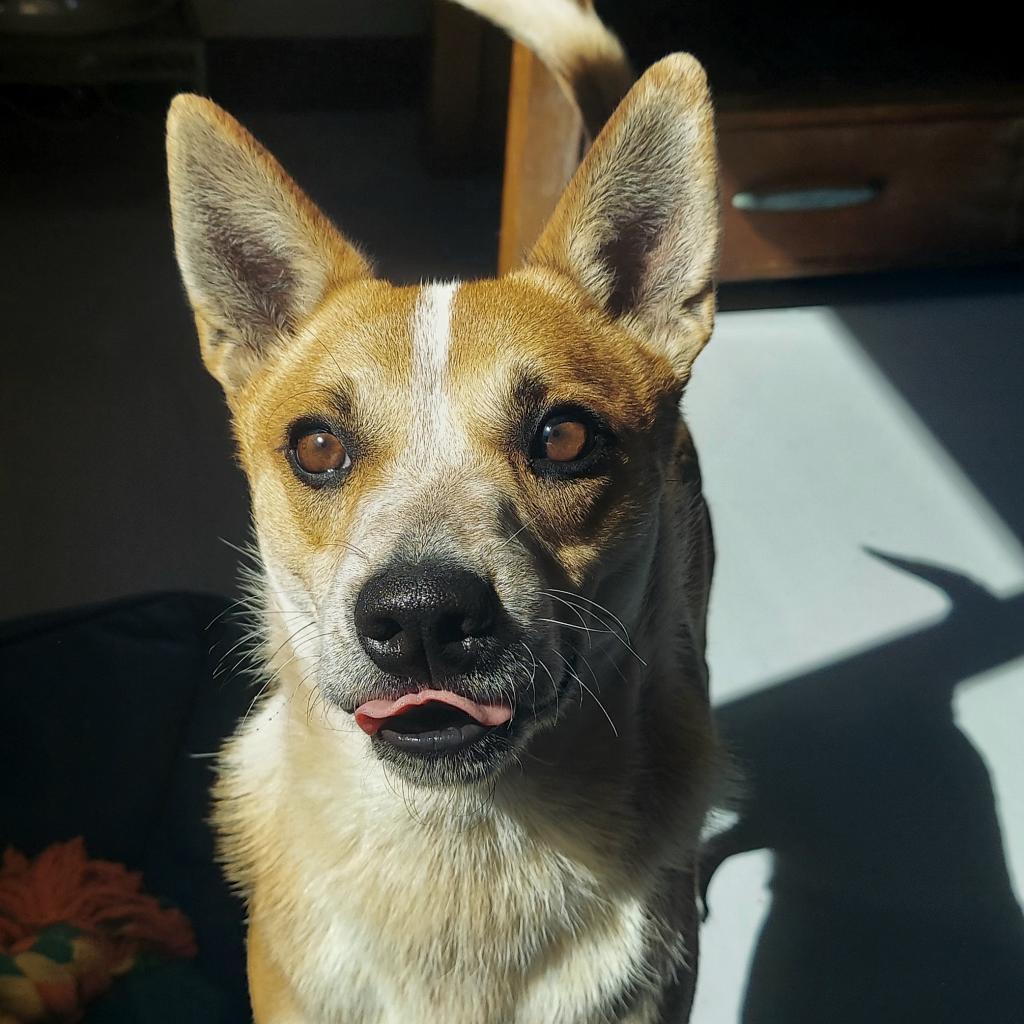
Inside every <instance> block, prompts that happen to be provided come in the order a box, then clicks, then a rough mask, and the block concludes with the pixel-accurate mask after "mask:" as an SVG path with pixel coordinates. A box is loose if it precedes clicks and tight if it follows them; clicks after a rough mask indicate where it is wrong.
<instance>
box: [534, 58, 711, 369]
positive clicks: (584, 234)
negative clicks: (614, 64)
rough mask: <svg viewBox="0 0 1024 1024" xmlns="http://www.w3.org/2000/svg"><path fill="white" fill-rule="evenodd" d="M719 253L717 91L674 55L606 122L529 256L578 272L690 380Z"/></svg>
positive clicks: (614, 313) (707, 325)
mask: <svg viewBox="0 0 1024 1024" xmlns="http://www.w3.org/2000/svg"><path fill="white" fill-rule="evenodd" d="M717 260H718V174H717V159H716V155H715V129H714V118H713V114H712V109H711V97H710V94H709V92H708V85H707V79H706V77H705V75H704V70H703V68H701V66H700V64H699V63H698V62H697V61H696V60H695V59H694V58H693V57H691V56H689V55H688V54H681V53H680V54H673V55H672V56H670V57H666V58H665V59H664V60H661V61H659V62H658V63H657V64H654V65H652V66H651V68H650V69H649V70H648V71H647V73H646V74H645V75H644V76H643V77H642V78H641V79H640V80H639V81H638V82H637V83H636V85H634V86H633V88H632V89H631V90H630V91H629V93H627V95H626V97H625V98H624V99H623V101H622V103H621V104H620V105H619V107H618V109H617V110H616V111H615V113H614V114H613V115H612V117H611V118H610V120H609V121H608V123H607V124H606V125H605V127H604V130H603V131H602V132H601V134H600V135H599V136H598V137H597V139H596V140H595V142H594V145H593V146H592V147H591V149H590V152H589V153H588V154H587V156H586V157H585V159H584V160H583V163H582V164H581V165H580V167H579V169H578V170H577V172H576V174H575V176H574V177H573V179H572V181H570V182H569V185H568V187H567V189H566V191H565V194H564V195H563V196H562V199H561V201H560V202H559V204H558V206H557V207H556V209H555V212H554V213H553V214H552V216H551V220H550V221H549V222H548V224H547V226H546V227H545V229H544V231H543V233H542V234H541V237H540V240H539V241H538V243H537V245H536V247H535V248H534V250H533V252H532V253H531V255H530V258H529V260H528V265H530V264H533V265H536V266H543V267H549V268H552V269H554V270H557V271H559V272H560V273H562V274H564V275H566V276H567V277H569V278H571V279H572V280H573V281H575V282H576V284H578V285H579V286H580V287H581V288H582V289H583V290H584V291H585V292H586V293H587V294H588V295H589V297H590V298H591V299H592V300H593V301H594V302H596V303H597V304H598V305H599V306H601V307H602V308H603V309H604V310H605V311H606V312H607V314H608V315H609V316H610V317H612V318H614V319H618V320H620V321H621V322H622V323H623V325H624V326H627V327H629V328H631V329H633V330H635V331H636V332H637V333H638V334H640V335H642V336H643V337H644V338H645V339H646V340H647V341H648V342H649V343H650V344H651V345H653V346H654V347H655V348H656V349H657V350H658V351H660V352H662V353H663V354H664V355H665V356H667V357H668V359H669V360H670V362H671V363H672V365H673V368H674V369H675V371H676V373H677V374H678V375H679V377H680V378H681V379H684V380H685V379H686V377H687V376H688V375H689V371H690V366H691V365H692V363H693V360H694V359H695V358H696V356H697V353H698V352H699V351H700V350H701V348H702V347H703V346H704V344H705V342H706V341H707V339H708V336H709V335H710V333H711V328H712V325H713V322H714V311H715V295H714V275H715V271H716V267H717Z"/></svg>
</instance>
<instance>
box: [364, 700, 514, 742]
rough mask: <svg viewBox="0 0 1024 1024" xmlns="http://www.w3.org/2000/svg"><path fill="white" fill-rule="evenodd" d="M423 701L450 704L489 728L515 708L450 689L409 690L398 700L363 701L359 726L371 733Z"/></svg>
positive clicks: (510, 714)
mask: <svg viewBox="0 0 1024 1024" xmlns="http://www.w3.org/2000/svg"><path fill="white" fill-rule="evenodd" d="M424 704H447V705H448V707H452V708H456V709H457V710H459V711H462V712H464V713H465V714H467V715H469V717H470V718H472V719H473V720H474V721H476V722H478V723H479V724H480V725H483V726H486V727H487V728H493V727H494V726H496V725H504V724H505V722H507V721H508V720H509V719H510V718H511V717H512V708H511V707H509V705H508V704H502V703H496V704H479V703H477V702H476V701H472V700H470V699H469V698H468V697H463V696H462V695H461V694H458V693H452V691H451V690H419V691H418V692H416V693H407V694H405V695H404V696H402V697H399V698H398V700H368V701H366V702H365V703H364V704H360V705H359V707H358V708H356V713H355V719H356V725H358V726H359V728H360V729H362V730H363V732H365V733H366V734H367V736H372V735H373V734H374V733H375V732H377V731H378V730H380V729H382V728H384V727H385V726H386V724H387V722H388V719H391V718H397V717H398V716H399V715H402V714H404V713H405V712H406V711H411V710H412V709H413V708H419V707H423V705H424Z"/></svg>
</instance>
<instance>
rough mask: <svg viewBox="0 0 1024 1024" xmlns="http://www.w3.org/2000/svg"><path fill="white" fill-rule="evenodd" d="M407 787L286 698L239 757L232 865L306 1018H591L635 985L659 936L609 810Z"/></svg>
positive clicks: (515, 795) (270, 709)
mask: <svg viewBox="0 0 1024 1024" xmlns="http://www.w3.org/2000/svg"><path fill="white" fill-rule="evenodd" d="M360 744H362V746H360ZM402 785H403V784H402V783H400V782H399V781H398V780H395V779H390V780H389V779H388V778H387V776H385V775H384V773H383V771H382V768H381V766H380V764H379V762H377V761H376V759H375V758H373V757H372V755H369V753H368V751H366V750H365V742H364V740H363V738H362V737H361V736H359V735H356V734H354V733H353V732H352V731H351V729H350V726H348V724H347V723H346V722H344V721H340V722H337V723H334V725H333V727H332V724H331V723H329V722H327V721H325V722H324V727H323V728H311V727H310V726H309V724H308V723H307V721H306V718H305V715H302V716H301V721H300V720H298V719H297V718H296V717H293V716H292V715H291V714H290V713H289V709H288V708H287V707H286V706H285V699H284V697H283V696H281V695H278V696H277V697H275V698H273V699H271V700H269V701H267V702H266V703H265V704H264V705H263V706H262V708H261V710H260V712H259V714H258V715H256V716H254V717H253V718H252V719H251V720H250V722H249V724H248V726H247V727H246V728H245V730H244V731H243V732H242V733H241V734H240V736H239V738H238V739H236V740H235V741H234V743H233V744H232V746H231V747H230V748H229V752H228V754H227V756H226V759H225V765H224V774H223V780H222V785H221V789H220V795H221V798H222V801H221V805H220V807H221V810H220V815H219V817H220V823H221V826H222V828H223V829H224V831H225V832H226V834H227V836H228V838H227V842H226V851H227V854H228V858H229V861H230V862H231V865H232V867H233V869H234V871H235V874H236V876H237V877H238V879H239V880H240V881H241V882H242V883H243V885H244V886H245V888H246V890H247V892H248V894H249V897H250V909H251V914H252V919H253V920H254V921H255V922H257V923H258V926H259V927H260V929H261V932H262V934H263V935H264V936H265V937H266V943H267V945H268V947H269V950H270V953H271V955H272V956H273V958H274V960H275V961H276V963H277V965H278V966H279V967H280V969H281V971H282V972H283V974H284V975H285V976H286V977H287V978H288V980H289V983H290V985H291V987H292V990H293V993H294V995H295V997H296V999H297V1001H298V1002H299V1003H300V1004H301V1006H302V1007H303V1010H304V1012H305V1014H306V1015H307V1019H308V1024H321V1022H323V1024H327V1022H339V1024H340V1022H344V1024H360V1022H364V1021H365V1022H366V1024H371V1022H372V1024H409V1022H428V1021H445V1022H447V1024H574V1022H579V1024H585V1022H586V1024H590V1022H592V1021H594V1020H596V1019H601V1018H600V1012H601V1011H600V1007H601V1006H603V1005H604V1004H605V1003H606V1002H607V1001H608V1000H609V999H611V998H613V997H614V996H615V995H616V993H620V992H622V991H623V990H626V989H628V988H629V987H630V985H631V983H634V982H640V984H641V988H642V987H643V980H644V975H645V973H646V972H645V953H646V951H647V950H649V949H650V947H651V944H652V942H653V941H655V934H656V933H657V934H663V933H662V932H661V929H660V928H659V927H658V924H657V922H656V921H655V920H653V919H652V917H651V915H650V912H649V909H648V906H649V903H650V892H651V889H652V886H653V882H652V878H651V874H650V873H649V872H647V871H643V870H638V869H636V868H635V867H634V868H633V869H632V870H630V869H629V868H628V867H627V865H626V864H625V862H624V859H623V857H622V856H621V852H620V851H621V843H620V837H619V836H617V834H616V828H617V823H616V820H615V816H614V813H609V810H610V809H608V808H589V809H588V808H586V807H585V806H583V805H577V806H558V805H557V803H555V804H552V803H551V802H550V801H544V800H540V799H536V797H537V795H538V794H536V793H535V792H531V791H530V783H529V781H528V780H527V779H526V777H525V776H523V777H519V778H515V777H511V778H509V779H508V780H507V781H506V782H505V783H503V784H502V786H501V787H500V788H499V791H498V792H497V793H495V794H494V795H493V796H491V795H490V794H481V793H477V794H474V795H473V796H472V797H467V796H466V794H461V795H459V796H458V798H456V797H455V795H453V794H451V793H424V792H423V791H416V792H413V791H411V790H403V789H402ZM595 815H596V817H597V818H599V819H600V820H599V821H597V827H595ZM679 953H680V954H681V953H682V951H681V950H680V951H679ZM636 1019H637V1020H642V1019H644V1018H643V1017H637V1018H636ZM282 1024H283V1022H282ZM304 1024H305V1022H304Z"/></svg>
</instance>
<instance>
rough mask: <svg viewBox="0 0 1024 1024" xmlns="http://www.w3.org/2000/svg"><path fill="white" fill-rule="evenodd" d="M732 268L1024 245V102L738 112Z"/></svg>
mask: <svg viewBox="0 0 1024 1024" xmlns="http://www.w3.org/2000/svg"><path fill="white" fill-rule="evenodd" d="M719 151H720V156H721V164H722V205H723V239H722V266H721V279H722V280H723V281H737V280H749V279H754V278H772V277H794V276H802V275H810V274H826V273H838V272H844V271H860V270H881V269H886V268H893V267H907V266H920V265H925V264H935V263H956V262H976V261H979V260H990V259H998V258H1013V257H1017V256H1021V255H1024V105H1020V106H1019V107H1018V108H1017V109H1014V108H1013V107H1012V106H1008V105H1006V104H1004V105H1003V106H1002V107H997V106H989V107H988V108H984V107H979V106H978V105H970V106H968V105H966V104H963V105H960V106H959V107H950V106H947V107H945V108H942V107H936V106H932V107H929V106H924V105H907V106H904V107H892V106H889V107H878V108H870V107H863V108H847V109H843V108H836V109H829V110H824V111H817V112H815V111H811V110H803V111H788V112H787V111H773V112H770V113H757V112H739V111H737V112H733V113H730V112H726V113H723V114H722V115H721V116H720V120H719Z"/></svg>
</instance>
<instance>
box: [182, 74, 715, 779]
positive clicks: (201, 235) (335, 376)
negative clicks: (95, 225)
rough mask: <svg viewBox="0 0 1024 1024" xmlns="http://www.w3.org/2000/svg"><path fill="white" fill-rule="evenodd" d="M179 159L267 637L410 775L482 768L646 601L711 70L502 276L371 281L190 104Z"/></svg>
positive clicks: (593, 157) (671, 422)
mask: <svg viewBox="0 0 1024 1024" xmlns="http://www.w3.org/2000/svg"><path fill="white" fill-rule="evenodd" d="M168 152H169V162H170V183H171V201H172V211H173V219H174V230H175V236H176V248H177V255H178V261H179V264H180V267H181V273H182V277H183V279H184V282H185V287H186V289H187V292H188V297H189V300H190V302H191V304H192V307H193V310H194V312H195V318H196V323H197V326H198V331H199V337H200V341H201V345H202V352H203V358H204V360H205V362H206V365H207V367H208V368H209V369H210V372H211V373H212V374H213V375H214V376H215V377H216V378H217V379H218V380H219V381H220V382H221V384H222V385H223V387H224V389H225V391H226V393H227V397H228V402H229V405H230V407H231V411H232V414H233V417H234V426H235V432H236V435H237V439H238V444H239V450H240V454H241V461H242V465H243V467H244V469H245V472H246V473H247V475H248V478H249V483H250V487H251V492H252V501H253V510H254V519H255V523H256V532H257V537H258V543H259V549H260V554H261V558H262V561H263V565H264V570H265V573H266V577H267V583H268V588H267V589H268V600H269V602H270V608H269V612H270V618H271V622H272V626H273V628H275V629H276V630H277V631H278V632H279V633H280V642H283V643H285V644H286V649H287V650H289V651H291V656H292V657H294V658H296V659H298V661H299V662H300V663H301V664H303V665H305V666H307V669H308V671H307V673H306V682H307V683H308V684H309V685H310V686H312V687H315V688H316V690H317V692H318V693H319V694H320V695H321V696H322V697H323V698H324V699H325V700H328V701H330V702H331V703H332V705H333V706H335V707H336V708H340V709H342V710H343V711H344V712H347V713H349V714H351V715H353V716H354V718H355V721H356V723H357V724H358V725H359V726H360V727H361V729H362V731H363V733H365V734H366V736H365V737H362V738H361V742H365V743H367V744H370V745H372V749H373V750H375V751H376V752H377V753H378V754H379V755H380V756H381V757H382V758H385V759H386V760H387V761H389V762H391V763H393V764H395V765H397V766H398V767H399V768H400V769H401V770H403V771H405V772H406V774H408V775H409V776H410V777H413V778H415V779H418V780H421V781H424V782H442V781H447V782H459V781H469V780H473V779H478V778H481V777H483V776H485V775H487V774H489V773H490V772H492V771H494V770H496V769H497V768H499V767H500V766H501V765H502V764H504V763H505V762H506V761H507V760H508V758H509V757H510V756H511V755H512V754H514V752H515V751H516V750H517V749H518V748H520V747H521V746H522V745H523V744H525V743H526V742H527V740H528V738H529V736H530V734H531V733H532V732H533V731H535V730H536V729H538V728H542V727H543V726H545V725H547V724H550V723H551V722H552V721H554V720H555V719H556V714H557V710H558V706H559V702H560V701H561V702H562V703H563V704H564V703H565V702H566V700H567V695H568V694H569V692H570V691H571V690H573V689H574V688H575V687H577V686H583V687H585V686H586V683H585V682H584V678H583V677H581V672H582V669H581V667H580V664H579V661H578V658H577V652H578V651H579V650H580V646H581V644H588V645H594V644H595V643H596V644H597V645H598V646H600V645H601V644H605V645H612V646H613V647H615V648H616V649H617V650H619V651H623V650H628V649H629V646H630V644H629V639H628V637H627V635H626V634H627V632H628V630H629V629H630V628H632V626H633V625H635V624H636V623H637V621H638V620H639V618H640V616H641V613H642V609H643V606H644V602H645V599H646V598H647V597H648V595H647V594H646V590H647V586H648V581H649V578H650V576H651V572H652V564H653V561H654V559H655V558H656V552H657V550H658V548H657V530H658V525H659V515H660V508H661V503H662V501H661V499H662V495H663V492H664V491H665V488H666V487H668V486H670V479H671V476H672V473H673V472H674V468H675V467H674V457H675V454H676V449H677V447H678V445H679V443H680V436H681V431H682V427H681V423H680V419H679V412H678V402H679V398H680V394H681V390H682V387H683V384H684V383H685V381H686V379H687V377H688V375H689V372H690V367H691V364H692V362H693V359H694V357H695V356H696V355H697V353H698V352H699V351H700V349H701V348H702V346H703V345H704V344H705V342H706V341H707V338H708V336H709V334H710V332H711V326H712V319H713V314H714V294H713V286H712V275H713V272H714V267H715V261H716V254H717V238H718V226H717V217H718V212H717V182H716V164H715V148H714V132H713V124H712V114H711V107H710V102H709V97H708V92H707V86H706V82H705V78H704V74H703V72H702V70H701V69H700V67H699V65H698V64H697V63H696V62H695V61H694V60H693V59H692V58H689V57H686V56H674V57H670V58H667V59H665V60H663V61H661V62H660V63H659V64H656V65H655V66H654V67H653V68H651V69H650V70H649V71H648V72H647V74H646V75H644V77H643V78H642V79H641V80H640V81H639V82H638V83H637V85H636V86H635V87H634V88H633V90H632V91H631V92H630V93H629V95H628V96H627V97H626V99H625V100H624V101H623V103H622V105H621V106H620V108H619V110H618V111H617V112H616V114H615V115H614V116H613V118H612V119H611V121H610V122H609V123H608V125H607V126H606V128H605V130H604V131H603V132H602V134H601V135H600V136H599V138H598V139H597V141H596V142H595V143H594V145H593V147H592V148H591V150H590V152H589V154H588V155H587V157H586V159H585V160H584V162H583V164H582V165H581V167H580V168H579V171H578V172H577V174H576V176H575V177H574V179H573V181H572V183H571V184H570V186H569V188H568V189H567V191H566V194H565V195H564V196H563V198H562V200H561V203H560V204H559V206H558V208H557V210H556V212H555V213H554V215H553V217H552V219H551V221H550V223H549V224H548V226H547V228H546V229H545V231H544V233H543V235H542V237H541V239H540V241H539V242H538V244H537V246H536V248H535V249H534V251H533V253H532V254H531V256H530V257H529V259H528V260H527V262H526V264H525V265H524V267H523V268H522V269H521V270H518V271H516V272H514V273H511V274H509V275H507V276H505V277H504V278H501V279H499V280H497V281H481V282H475V283H469V284H458V285H457V284H431V285H425V286H422V287H409V288H398V287H394V286H392V285H390V284H388V283H386V282H383V281H380V280H377V279H375V278H374V277H373V275H372V273H371V271H370V268H369V266H368V265H367V263H366V261H365V260H364V258H363V257H362V255H361V254H360V253H359V252H358V250H357V249H355V248H354V247H353V246H352V245H351V244H350V243H349V242H348V241H346V240H345V239H344V238H343V237H342V236H341V234H339V232H338V231H337V230H336V229H335V228H334V226H333V225H332V224H331V223H330V222H329V221H328V220H327V218H326V217H324V215H323V214H322V213H320V212H319V211H318V210H317V209H316V208H315V207H314V206H313V204H312V203H311V202H310V201H309V200H308V199H307V198H306V197H305V196H304V195H303V194H302V193H301V192H300V191H299V189H298V188H297V187H296V186H295V184H294V183H293V182H292V181H291V179H290V178H289V177H288V176H287V175H286V174H285V173H284V171H283V170H282V169H281V167H280V166H279V165H278V164H277V163H276V162H275V160H274V159H273V157H271V156H270V155H269V154H268V153H267V152H266V151H265V150H264V149H262V148H261V147H260V146H259V144H258V143H257V142H256V141H255V140H254V139H253V138H252V137H251V136H250V135H249V134H248V133H247V132H246V131H245V130H244V129H243V128H241V127H240V126H239V125H238V124H237V123H236V122H235V121H234V120H232V119H231V118H230V117H229V116H228V115H227V114H225V113H224V112H223V111H222V110H220V109H219V108H218V107H216V106H215V105H214V104H212V103H210V102H209V101H207V100H204V99H200V98H197V97H194V96H181V97H178V98H177V99H176V100H175V102H174V104H173V106H172V108H171V113H170V118H169V121H168ZM275 616H276V618H275ZM286 630H287V632H286ZM609 657H614V652H613V653H611V654H609Z"/></svg>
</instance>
